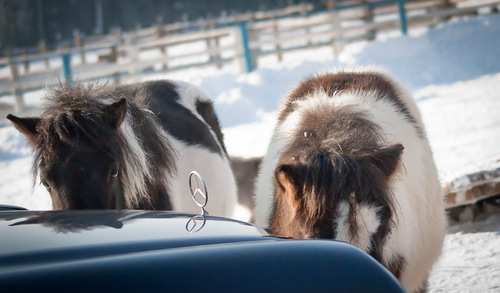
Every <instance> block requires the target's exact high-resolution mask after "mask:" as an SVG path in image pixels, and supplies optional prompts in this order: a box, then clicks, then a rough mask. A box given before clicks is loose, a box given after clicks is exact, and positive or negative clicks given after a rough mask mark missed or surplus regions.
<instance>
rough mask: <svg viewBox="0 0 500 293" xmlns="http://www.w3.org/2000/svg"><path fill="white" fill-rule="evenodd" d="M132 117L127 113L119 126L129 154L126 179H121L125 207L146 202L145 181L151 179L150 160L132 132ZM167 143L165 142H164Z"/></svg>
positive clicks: (127, 155) (127, 156)
mask: <svg viewBox="0 0 500 293" xmlns="http://www.w3.org/2000/svg"><path fill="white" fill-rule="evenodd" d="M133 123H134V122H133V120H132V116H131V115H130V114H128V113H127V115H126V116H125V119H124V120H123V122H122V124H121V125H120V132H121V133H122V135H123V137H124V138H125V141H126V142H127V144H128V146H129V148H130V150H131V153H128V154H126V155H125V156H126V159H125V160H124V162H125V170H124V171H125V172H122V173H121V174H122V176H125V175H123V174H126V176H127V178H122V182H123V191H124V197H125V204H126V206H127V207H133V206H136V205H137V204H138V203H139V201H141V200H148V199H149V194H147V190H146V180H147V179H152V178H151V177H152V172H151V166H150V165H149V160H150V158H148V157H147V155H146V153H145V152H144V149H143V147H142V144H141V141H139V139H138V138H137V136H136V134H135V133H134V130H133V129H132V125H133ZM166 143H167V142H166Z"/></svg>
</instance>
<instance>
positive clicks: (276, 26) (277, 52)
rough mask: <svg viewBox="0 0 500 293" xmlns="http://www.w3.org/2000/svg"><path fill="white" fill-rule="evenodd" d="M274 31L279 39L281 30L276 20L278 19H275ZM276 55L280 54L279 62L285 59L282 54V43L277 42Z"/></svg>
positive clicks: (275, 36) (275, 37)
mask: <svg viewBox="0 0 500 293" xmlns="http://www.w3.org/2000/svg"><path fill="white" fill-rule="evenodd" d="M273 33H274V39H275V40H279V39H280V32H279V27H278V22H277V21H276V19H273ZM276 55H277V56H278V62H281V61H283V54H281V44H280V43H276Z"/></svg>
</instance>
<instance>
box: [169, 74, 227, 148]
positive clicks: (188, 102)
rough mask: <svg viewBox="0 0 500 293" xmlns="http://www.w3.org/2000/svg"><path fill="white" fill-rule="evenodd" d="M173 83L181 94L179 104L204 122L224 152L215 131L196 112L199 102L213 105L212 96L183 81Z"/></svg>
mask: <svg viewBox="0 0 500 293" xmlns="http://www.w3.org/2000/svg"><path fill="white" fill-rule="evenodd" d="M172 83H173V84H174V85H175V86H176V88H175V89H176V91H177V93H178V94H179V104H181V105H182V106H183V107H184V108H186V109H188V110H189V111H191V113H193V115H194V116H196V118H198V119H199V120H200V121H201V122H203V123H204V124H205V125H206V126H207V127H208V129H209V130H210V133H211V134H212V136H213V137H214V138H215V142H216V143H217V145H218V146H219V149H220V150H221V152H222V150H223V149H224V148H223V147H222V145H221V143H220V142H219V140H218V139H217V135H216V134H215V132H214V131H213V129H212V127H211V126H210V125H209V124H208V123H207V122H206V121H205V119H203V117H201V115H200V114H199V113H198V111H197V110H196V104H197V103H198V101H201V102H204V103H213V100H212V99H211V98H210V96H209V95H208V94H207V93H206V92H205V91H204V90H202V89H201V88H199V87H197V86H195V85H193V84H190V83H187V82H183V81H172Z"/></svg>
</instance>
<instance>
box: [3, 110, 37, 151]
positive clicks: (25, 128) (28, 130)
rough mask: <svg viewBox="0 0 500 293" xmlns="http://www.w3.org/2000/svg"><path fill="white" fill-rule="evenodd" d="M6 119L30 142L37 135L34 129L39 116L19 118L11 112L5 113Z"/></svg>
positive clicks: (32, 142)
mask: <svg viewBox="0 0 500 293" xmlns="http://www.w3.org/2000/svg"><path fill="white" fill-rule="evenodd" d="M7 119H9V120H10V122H12V124H14V127H15V128H16V129H17V130H19V132H21V133H22V134H24V136H26V138H27V139H28V142H29V143H31V144H34V142H35V140H36V137H37V135H38V132H37V130H36V127H37V125H38V123H40V120H41V119H40V118H33V117H26V118H19V117H17V116H14V115H12V114H9V115H7Z"/></svg>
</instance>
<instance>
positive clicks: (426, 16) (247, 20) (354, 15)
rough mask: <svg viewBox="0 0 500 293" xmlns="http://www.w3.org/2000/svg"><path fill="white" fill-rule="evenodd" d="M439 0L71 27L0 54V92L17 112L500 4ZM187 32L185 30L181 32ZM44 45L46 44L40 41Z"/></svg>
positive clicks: (246, 66)
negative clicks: (33, 104)
mask: <svg viewBox="0 0 500 293" xmlns="http://www.w3.org/2000/svg"><path fill="white" fill-rule="evenodd" d="M443 1H444V0H420V1H406V2H404V1H403V0H384V1H376V2H370V1H367V0H350V1H349V2H346V1H344V2H342V3H343V5H342V6H337V7H335V6H334V4H335V2H334V1H330V2H328V3H329V5H330V7H329V8H331V9H330V10H327V11H319V12H318V11H312V7H311V6H310V5H307V4H304V5H299V6H293V7H291V8H290V9H289V10H288V11H284V10H278V11H272V12H268V13H267V14H265V13H262V14H258V13H254V14H247V15H240V16H238V18H233V19H232V21H233V22H230V21H229V20H225V19H218V20H217V21H212V22H211V23H205V25H203V23H201V24H200V23H197V25H198V29H197V30H194V31H192V30H191V31H187V30H188V29H189V25H191V26H193V27H194V25H193V24H192V23H188V24H186V23H184V24H183V25H182V23H177V24H169V25H158V26H156V27H152V28H146V29H139V30H136V31H134V32H127V33H121V32H117V33H115V34H111V35H107V36H104V37H93V38H87V39H85V40H83V39H81V38H80V36H79V34H78V33H75V40H74V43H75V47H73V48H62V49H59V50H55V51H52V52H47V51H44V50H43V46H42V50H41V52H39V53H36V54H25V55H21V56H14V57H10V58H3V59H0V96H2V95H12V96H14V97H15V106H14V111H19V110H22V109H23V107H24V101H23V93H24V92H26V91H30V90H34V89H40V88H43V87H44V86H47V85H52V84H57V83H58V82H60V81H61V80H63V81H66V82H69V83H71V82H72V81H73V78H76V79H78V80H80V81H82V80H96V79H102V78H107V79H113V80H116V81H119V80H120V79H123V78H134V77H137V76H138V75H143V74H149V73H151V72H165V71H171V70H178V69H182V68H187V67H194V66H206V65H215V66H217V67H218V68H220V67H222V66H223V65H224V64H226V63H236V64H237V65H238V66H239V68H240V70H241V71H242V72H250V71H252V70H254V69H255V68H256V67H257V66H258V60H259V58H260V57H262V56H266V55H271V54H272V55H277V56H278V60H281V59H282V55H283V54H284V53H286V52H289V51H292V50H300V49H304V48H309V47H317V46H332V47H333V50H334V53H335V54H336V55H338V54H339V52H340V51H341V50H342V47H343V46H344V44H346V43H347V42H351V41H355V40H360V39H372V38H374V37H375V34H376V33H377V32H382V31H388V30H395V29H401V31H402V32H403V33H406V31H407V27H408V26H409V27H412V26H416V25H435V24H437V23H439V22H440V21H442V20H443V19H446V18H449V17H451V16H454V15H463V14H476V13H478V10H479V9H482V10H485V9H486V10H489V11H498V6H499V4H500V0H484V1H481V2H478V1H474V2H459V3H450V2H448V1H446V2H443ZM179 31H182V32H183V33H179ZM186 31H187V32H186ZM42 45H43V44H42Z"/></svg>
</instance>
